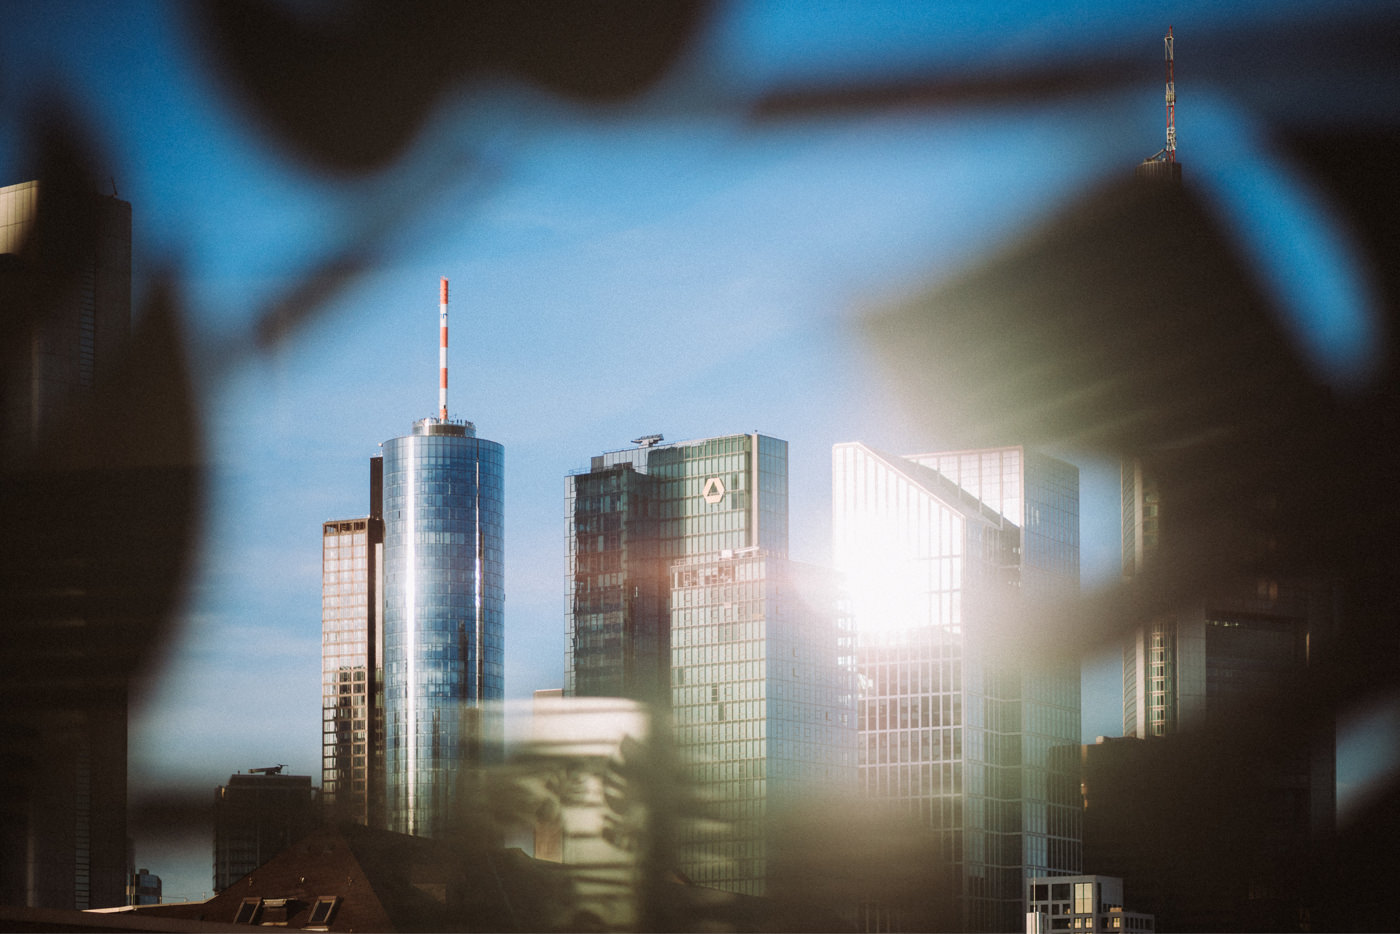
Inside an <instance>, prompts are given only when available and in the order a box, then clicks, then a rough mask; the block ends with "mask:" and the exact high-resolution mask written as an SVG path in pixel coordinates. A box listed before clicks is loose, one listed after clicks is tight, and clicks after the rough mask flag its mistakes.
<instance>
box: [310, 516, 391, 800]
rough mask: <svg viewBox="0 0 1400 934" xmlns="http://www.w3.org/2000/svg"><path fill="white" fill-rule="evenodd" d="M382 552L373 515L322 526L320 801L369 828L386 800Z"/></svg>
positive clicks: (380, 533) (379, 528)
mask: <svg viewBox="0 0 1400 934" xmlns="http://www.w3.org/2000/svg"><path fill="white" fill-rule="evenodd" d="M382 550H383V524H382V520H380V519H379V518H377V517H374V516H367V517H364V518H359V519H341V520H335V521H331V522H326V523H323V524H322V526H321V756H322V759H321V801H322V804H323V805H324V806H325V809H326V812H327V814H329V815H331V816H332V817H333V818H334V819H337V820H352V821H354V822H356V823H359V824H367V825H369V826H379V824H380V822H381V820H382V808H383V795H384V688H383V677H384V670H383V667H382V659H383V645H382V633H381V629H380V625H379V614H380V601H379V595H380V593H381V592H382V591H381V586H382V582H381V581H380V574H379V568H380V565H381V561H382Z"/></svg>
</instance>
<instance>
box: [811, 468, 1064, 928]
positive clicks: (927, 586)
mask: <svg viewBox="0 0 1400 934" xmlns="http://www.w3.org/2000/svg"><path fill="white" fill-rule="evenodd" d="M832 500H833V536H834V556H835V560H836V564H837V569H838V570H839V571H841V572H842V574H843V576H844V578H845V580H846V586H847V588H848V593H849V597H850V600H851V614H852V617H853V620H854V625H855V630H856V640H857V649H856V657H857V664H858V667H859V674H860V686H861V688H860V690H861V693H860V700H859V709H858V717H859V719H858V726H859V729H860V775H861V784H862V786H863V788H864V791H865V793H866V794H867V795H869V796H871V797H873V798H878V799H883V800H886V801H889V802H891V803H893V804H894V806H896V807H898V808H900V809H902V810H903V811H904V812H905V813H906V814H908V816H909V817H910V818H911V819H914V820H917V821H919V822H920V823H921V824H923V825H924V826H926V827H928V828H929V829H930V830H931V831H932V832H933V834H934V837H935V840H936V845H937V848H938V851H939V854H940V856H941V857H942V859H943V861H944V864H945V865H946V867H947V869H948V881H949V885H950V886H951V887H952V889H953V891H954V893H955V894H956V897H957V898H958V899H959V908H960V913H961V924H962V927H963V929H965V930H1011V929H1014V928H1016V927H1017V926H1018V925H1019V924H1021V923H1022V921H1023V917H1022V910H1023V908H1022V899H1023V895H1024V883H1025V880H1026V879H1028V878H1030V877H1032V876H1043V875H1050V874H1054V873H1069V872H1077V871H1078V870H1079V843H1078V840H1079V824H1078V820H1079V817H1078V812H1077V807H1076V805H1077V802H1074V801H1071V800H1068V799H1065V798H1064V796H1062V795H1057V794H1056V791H1057V790H1058V788H1059V787H1060V786H1059V785H1058V784H1057V782H1058V781H1061V780H1062V779H1061V778H1060V776H1059V775H1058V773H1057V770H1059V769H1063V768H1065V767H1066V765H1067V764H1068V760H1067V759H1066V758H1065V757H1063V756H1059V757H1056V756H1052V754H1051V750H1052V749H1054V748H1055V747H1062V746H1068V745H1073V744H1077V743H1078V741H1079V731H1080V710H1079V667H1078V662H1077V660H1075V661H1073V662H1072V663H1071V662H1068V661H1055V660H1037V661H1035V662H1030V661H1022V660H1018V659H1015V658H1010V657H1007V656H1006V655H1005V654H1004V653H1001V652H998V651H996V650H995V649H994V648H993V647H992V646H991V645H989V644H988V639H987V634H988V633H987V630H988V629H989V628H990V627H991V626H992V625H993V624H994V623H996V622H997V621H996V620H994V619H992V618H991V617H990V616H989V615H988V614H989V613H991V612H993V610H992V609H991V607H992V606H994V605H1001V606H1006V605H1008V604H1011V605H1014V601H1005V600H1000V599H998V597H999V596H1005V595H1009V594H1013V593H1016V592H1020V593H1021V594H1022V595H1023V596H1026V597H1035V596H1049V595H1053V594H1056V593H1058V592H1065V591H1072V590H1075V589H1077V587H1078V573H1079V479H1078V471H1077V469H1076V468H1075V467H1073V466H1072V465H1069V464H1066V463H1063V462H1061V461H1058V460H1055V459H1053V458H1050V457H1046V456H1043V455H1040V454H1037V453H1035V452H1031V451H1027V450H1025V449H1024V448H1021V447H1008V448H997V449H989V450H980V451H960V452H949V453H938V454H923V455H914V456H910V457H898V456H893V455H889V454H884V453H881V452H879V451H876V450H874V449H872V448H869V447H867V446H865V445H863V444H859V443H848V444H839V445H837V446H836V447H835V448H834V449H833V453H832ZM998 612H1002V611H998ZM885 923H893V924H895V925H898V924H899V923H900V922H899V920H898V919H897V918H890V919H886V921H885Z"/></svg>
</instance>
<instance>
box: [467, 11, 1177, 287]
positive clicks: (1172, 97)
mask: <svg viewBox="0 0 1400 934" xmlns="http://www.w3.org/2000/svg"><path fill="white" fill-rule="evenodd" d="M1162 41H1163V42H1164V43H1165V44H1166V47H1167V150H1166V152H1167V161H1168V162H1175V161H1176V79H1175V76H1174V74H1173V67H1172V66H1173V65H1174V64H1175V61H1176V56H1175V55H1174V54H1173V51H1172V44H1173V39H1172V27H1170V26H1168V27H1167V34H1166V36H1165V37H1164V38H1163V39H1162ZM444 288H445V286H444Z"/></svg>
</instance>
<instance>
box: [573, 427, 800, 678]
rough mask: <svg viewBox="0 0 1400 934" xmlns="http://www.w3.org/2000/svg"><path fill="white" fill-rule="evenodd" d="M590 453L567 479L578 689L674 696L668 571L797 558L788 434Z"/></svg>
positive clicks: (653, 443)
mask: <svg viewBox="0 0 1400 934" xmlns="http://www.w3.org/2000/svg"><path fill="white" fill-rule="evenodd" d="M661 442H662V439H661V437H660V436H659V435H651V436H648V437H645V438H639V439H638V440H637V442H636V444H637V446H636V447H633V448H629V449H626V450H621V451H613V452H609V453H606V454H600V455H597V456H595V457H593V458H592V461H591V464H590V467H589V470H588V471H587V472H581V473H578V474H574V475H572V476H570V477H568V478H567V479H566V481H565V482H566V487H565V500H566V514H567V532H566V535H567V545H568V557H567V561H568V570H567V582H566V586H567V590H568V603H567V607H566V616H567V618H566V628H567V642H566V648H565V653H566V654H565V674H564V677H565V685H564V692H565V694H566V695H568V696H577V697H588V696H595V697H628V698H632V699H635V700H644V701H651V702H656V703H659V704H661V705H665V704H666V703H668V702H669V700H670V669H671V645H670V621H669V608H668V606H667V592H668V590H669V588H670V577H669V569H670V566H671V565H672V564H673V563H674V562H676V561H679V560H682V559H686V558H694V557H697V556H700V555H711V554H719V553H720V552H722V551H726V550H728V551H737V550H738V549H741V548H749V547H758V548H761V549H763V550H765V551H768V552H771V553H773V554H778V555H786V554H787V542H788V512H787V442H786V441H780V440H778V439H777V438H770V437H768V436H766V435H761V434H757V433H754V434H743V435H727V436H725V437H721V438H709V439H706V440H703V441H688V442H684V443H679V444H663V443H661Z"/></svg>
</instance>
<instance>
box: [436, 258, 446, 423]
mask: <svg viewBox="0 0 1400 934" xmlns="http://www.w3.org/2000/svg"><path fill="white" fill-rule="evenodd" d="M441 293H442V294H441V297H440V298H439V299H438V327H439V329H440V330H441V332H442V337H441V342H440V343H439V345H438V370H439V376H438V419H439V420H440V421H444V422H445V421H447V277H446V276H443V277H442V283H441Z"/></svg>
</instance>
